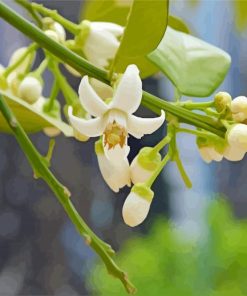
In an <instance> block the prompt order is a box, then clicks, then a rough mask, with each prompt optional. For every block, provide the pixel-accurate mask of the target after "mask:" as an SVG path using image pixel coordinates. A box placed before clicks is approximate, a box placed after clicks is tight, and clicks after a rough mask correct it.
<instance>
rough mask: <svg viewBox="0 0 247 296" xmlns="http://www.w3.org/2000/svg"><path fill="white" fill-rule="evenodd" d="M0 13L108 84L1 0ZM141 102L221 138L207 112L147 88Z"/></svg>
mask: <svg viewBox="0 0 247 296" xmlns="http://www.w3.org/2000/svg"><path fill="white" fill-rule="evenodd" d="M0 16H1V17H2V18H3V19H5V20H6V21H7V22H8V23H10V24H11V25H13V26H14V27H16V28H17V29H18V30H19V31H21V32H23V33H24V34H25V35H27V36H29V37H30V38H31V39H33V40H34V41H36V42H37V43H38V44H39V45H40V46H41V47H43V48H45V49H47V50H48V51H49V52H50V53H52V54H53V55H55V56H56V57H58V58H59V59H60V60H61V61H62V62H63V63H65V64H68V65H70V66H71V67H73V68H74V69H76V70H77V71H78V72H79V73H81V74H82V75H84V74H87V75H89V76H91V77H94V78H96V79H99V80H100V81H102V82H104V83H106V84H110V81H109V76H108V74H109V73H108V72H107V71H105V70H102V69H99V68H97V67H95V66H94V65H92V64H91V63H89V62H88V61H87V60H85V59H83V58H82V57H80V56H79V55H77V54H75V53H74V52H72V51H71V50H69V49H68V48H66V47H64V46H63V45H61V44H59V43H57V42H55V41H54V40H51V39H50V38H49V37H48V36H46V35H45V34H44V33H43V32H42V31H41V30H40V29H38V28H37V27H35V26H34V25H33V24H31V23H30V22H28V21H27V20H25V19H24V18H23V17H22V16H20V15H19V14H17V13H16V12H15V11H13V10H12V9H10V8H9V7H8V6H7V5H6V4H4V3H3V2H2V1H0ZM113 79H115V76H113ZM142 103H143V104H146V103H150V105H152V106H154V107H155V109H156V108H159V109H163V110H165V111H167V112H170V113H171V114H173V115H175V116H177V117H178V118H179V120H180V121H181V122H184V123H189V124H192V125H195V126H197V127H199V128H203V129H205V130H208V131H210V132H212V133H215V134H217V135H218V136H220V137H222V138H223V137H224V135H225V128H224V127H223V126H221V125H219V123H218V121H213V119H211V118H210V117H207V116H203V115H200V114H195V113H193V112H191V111H189V110H186V109H185V108H183V107H180V106H176V105H174V104H172V103H169V102H167V101H164V100H162V99H160V98H158V97H155V96H153V95H151V94H149V93H147V92H143V99H142ZM217 125H219V126H217Z"/></svg>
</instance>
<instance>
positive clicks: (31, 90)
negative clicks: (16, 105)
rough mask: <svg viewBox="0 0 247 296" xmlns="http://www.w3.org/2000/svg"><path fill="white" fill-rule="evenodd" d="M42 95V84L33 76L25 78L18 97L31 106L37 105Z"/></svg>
mask: <svg viewBox="0 0 247 296" xmlns="http://www.w3.org/2000/svg"><path fill="white" fill-rule="evenodd" d="M41 93H42V85H41V82H40V81H39V80H38V79H37V78H35V77H32V76H27V77H25V78H24V79H23V80H22V82H21V83H20V86H19V89H18V95H19V96H20V98H22V99H23V100H25V101H26V102H28V103H29V104H33V103H35V102H36V101H37V100H38V99H39V97H40V96H41Z"/></svg>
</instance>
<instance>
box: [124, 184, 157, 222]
mask: <svg viewBox="0 0 247 296" xmlns="http://www.w3.org/2000/svg"><path fill="white" fill-rule="evenodd" d="M153 196H154V193H153V191H152V190H151V189H150V188H149V187H147V186H145V184H142V183H138V184H136V185H134V186H133V187H132V189H131V192H130V194H129V195H128V196H127V198H126V200H125V202H124V205H123V209H122V215H123V219H124V222H125V223H126V224H127V225H129V226H131V227H134V226H137V225H139V224H141V223H142V222H143V221H144V220H145V219H146V217H147V215H148V212H149V209H150V205H151V202H152V199H153Z"/></svg>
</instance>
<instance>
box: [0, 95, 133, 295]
mask: <svg viewBox="0 0 247 296" xmlns="http://www.w3.org/2000/svg"><path fill="white" fill-rule="evenodd" d="M0 111H1V112H2V114H3V116H4V118H5V119H6V121H7V123H8V124H9V126H10V128H11V130H12V132H13V134H14V136H15V138H16V140H17V141H18V143H19V145H20V147H21V149H22V150H23V152H24V153H25V155H26V157H27V159H28V161H29V163H30V165H31V166H32V168H33V170H34V172H35V174H36V173H37V176H39V177H41V178H42V179H43V180H44V181H45V182H46V183H47V185H48V186H49V187H50V189H51V190H52V191H53V193H54V194H55V196H56V197H57V199H58V201H59V202H60V204H61V205H62V206H63V208H64V210H65V212H66V213H67V215H68V216H69V218H70V220H71V221H72V223H73V224H74V225H75V227H76V228H77V230H78V232H79V233H80V235H81V236H82V237H84V238H85V240H86V243H87V244H88V245H90V246H91V247H92V248H93V249H94V250H95V252H96V253H97V254H98V255H99V256H100V257H101V259H102V260H103V262H104V263H105V266H106V268H107V270H108V272H109V273H110V274H112V275H113V276H115V277H117V278H119V279H120V280H121V281H122V283H123V284H124V286H125V288H126V290H127V291H128V292H129V293H134V291H135V287H134V286H133V285H132V283H131V282H130V281H129V279H128V277H127V275H126V274H125V272H124V271H122V270H121V269H120V268H119V267H118V266H117V265H116V263H115V262H114V261H113V260H112V258H111V257H112V255H113V253H114V251H113V250H112V248H111V247H110V246H109V245H108V244H106V243H105V242H103V241H102V240H101V239H100V238H98V237H97V236H96V234H94V233H93V231H92V230H91V229H90V228H89V227H88V225H87V224H86V223H85V222H84V220H83V219H82V217H81V216H80V215H79V213H78V212H77V210H76V209H75V207H74V205H73V203H72V202H71V200H70V192H69V190H68V189H67V188H66V187H65V186H64V185H62V184H61V183H60V182H59V181H58V180H57V179H56V177H55V176H54V175H53V174H52V172H51V171H50V170H49V168H48V166H47V164H46V163H45V161H44V160H43V157H42V156H41V155H40V154H39V152H38V151H37V150H36V148H35V147H34V146H33V144H32V142H31V141H30V139H29V138H28V136H27V135H26V133H25V131H24V130H23V128H22V126H21V125H20V123H19V122H18V121H17V119H16V117H15V115H14V114H13V112H12V111H11V109H10V108H9V106H8V104H7V102H6V101H5V99H4V98H3V97H2V96H1V95H0Z"/></svg>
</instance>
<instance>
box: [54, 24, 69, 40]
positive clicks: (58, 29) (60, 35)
mask: <svg viewBox="0 0 247 296" xmlns="http://www.w3.org/2000/svg"><path fill="white" fill-rule="evenodd" d="M53 29H54V30H55V31H56V33H57V35H58V38H59V41H60V42H63V41H65V39H66V32H65V30H64V27H63V26H62V25H60V24H59V23H57V22H54V24H53Z"/></svg>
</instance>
